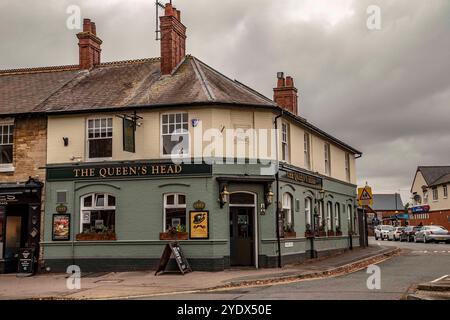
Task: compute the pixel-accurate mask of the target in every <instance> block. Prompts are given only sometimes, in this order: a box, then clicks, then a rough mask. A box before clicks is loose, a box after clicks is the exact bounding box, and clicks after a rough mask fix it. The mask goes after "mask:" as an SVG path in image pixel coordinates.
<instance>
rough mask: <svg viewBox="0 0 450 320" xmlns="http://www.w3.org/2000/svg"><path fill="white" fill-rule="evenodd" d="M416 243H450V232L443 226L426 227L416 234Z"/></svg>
mask: <svg viewBox="0 0 450 320" xmlns="http://www.w3.org/2000/svg"><path fill="white" fill-rule="evenodd" d="M414 241H415V242H423V243H427V242H429V241H434V242H447V243H450V232H449V231H448V230H447V229H445V228H444V227H441V226H425V227H423V228H422V229H421V230H420V231H418V232H416V235H415V240H414Z"/></svg>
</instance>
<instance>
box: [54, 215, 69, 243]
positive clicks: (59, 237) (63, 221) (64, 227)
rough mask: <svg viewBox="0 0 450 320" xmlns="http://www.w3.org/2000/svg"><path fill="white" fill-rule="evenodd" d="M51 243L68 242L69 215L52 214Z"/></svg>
mask: <svg viewBox="0 0 450 320" xmlns="http://www.w3.org/2000/svg"><path fill="white" fill-rule="evenodd" d="M52 240H53V241H69V240H70V214H54V215H53V224H52Z"/></svg>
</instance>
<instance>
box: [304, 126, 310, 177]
mask: <svg viewBox="0 0 450 320" xmlns="http://www.w3.org/2000/svg"><path fill="white" fill-rule="evenodd" d="M303 139H304V142H303V149H304V154H305V169H307V170H311V138H310V136H309V133H306V132H305V134H304V137H303Z"/></svg>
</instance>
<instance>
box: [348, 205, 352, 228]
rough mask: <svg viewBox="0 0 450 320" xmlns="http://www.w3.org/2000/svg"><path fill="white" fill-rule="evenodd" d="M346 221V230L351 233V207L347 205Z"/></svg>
mask: <svg viewBox="0 0 450 320" xmlns="http://www.w3.org/2000/svg"><path fill="white" fill-rule="evenodd" d="M347 220H348V230H349V232H353V226H352V205H351V204H349V205H348V206H347Z"/></svg>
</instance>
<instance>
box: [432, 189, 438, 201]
mask: <svg viewBox="0 0 450 320" xmlns="http://www.w3.org/2000/svg"><path fill="white" fill-rule="evenodd" d="M432 193H433V201H434V202H436V201H439V190H438V188H437V187H436V188H433V189H432Z"/></svg>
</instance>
